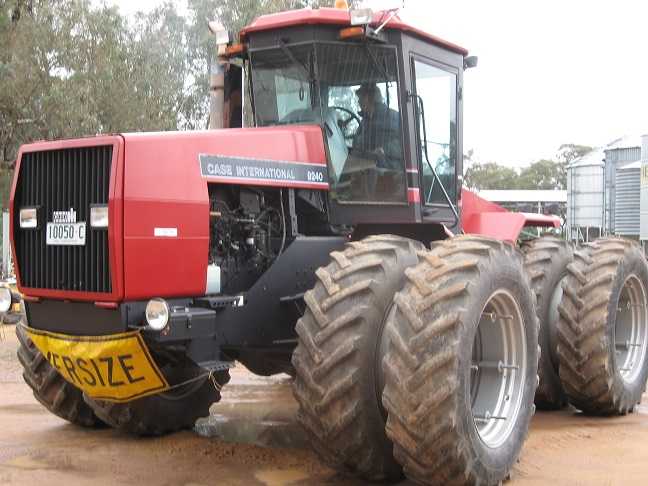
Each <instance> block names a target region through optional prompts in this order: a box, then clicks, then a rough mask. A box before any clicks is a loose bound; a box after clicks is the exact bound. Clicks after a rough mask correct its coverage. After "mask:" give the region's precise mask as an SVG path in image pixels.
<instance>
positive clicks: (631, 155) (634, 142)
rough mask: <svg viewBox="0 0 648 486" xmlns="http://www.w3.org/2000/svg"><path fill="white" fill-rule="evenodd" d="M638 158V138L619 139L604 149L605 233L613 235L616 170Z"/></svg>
mask: <svg viewBox="0 0 648 486" xmlns="http://www.w3.org/2000/svg"><path fill="white" fill-rule="evenodd" d="M640 158H641V138H640V137H635V136H630V137H623V138H619V139H617V140H615V141H614V142H612V143H610V144H608V145H607V146H606V147H605V233H609V234H614V233H615V221H614V216H615V212H616V211H615V207H614V206H615V204H616V174H617V168H619V167H624V166H625V165H626V164H628V163H630V162H636V161H638V160H639V159H640Z"/></svg>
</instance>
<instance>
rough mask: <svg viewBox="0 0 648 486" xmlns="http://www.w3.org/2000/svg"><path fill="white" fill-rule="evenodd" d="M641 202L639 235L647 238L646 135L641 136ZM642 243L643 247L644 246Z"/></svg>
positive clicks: (647, 143) (647, 175) (647, 184)
mask: <svg viewBox="0 0 648 486" xmlns="http://www.w3.org/2000/svg"><path fill="white" fill-rule="evenodd" d="M640 186H641V202H640V220H641V221H640V236H641V240H642V241H644V242H645V241H647V240H648V135H644V136H643V137H641V181H640ZM645 245H646V244H645V243H644V247H645Z"/></svg>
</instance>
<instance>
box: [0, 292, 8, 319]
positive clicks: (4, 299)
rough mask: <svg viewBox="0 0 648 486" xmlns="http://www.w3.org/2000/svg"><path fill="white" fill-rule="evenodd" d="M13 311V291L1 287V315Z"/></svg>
mask: <svg viewBox="0 0 648 486" xmlns="http://www.w3.org/2000/svg"><path fill="white" fill-rule="evenodd" d="M9 309H11V290H9V289H8V288H7V287H0V313H3V314H4V313H5V312H7V311H8V310H9Z"/></svg>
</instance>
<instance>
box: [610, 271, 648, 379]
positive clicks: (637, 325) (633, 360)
mask: <svg viewBox="0 0 648 486" xmlns="http://www.w3.org/2000/svg"><path fill="white" fill-rule="evenodd" d="M646 305H647V299H646V289H645V288H644V285H643V283H642V282H641V280H639V279H638V278H637V276H636V275H631V276H629V277H628V278H627V279H626V281H625V282H624V284H623V287H622V289H621V293H620V294H619V303H618V304H617V314H616V323H615V325H614V343H615V351H616V353H615V354H616V363H617V368H618V370H619V373H620V375H621V378H622V379H623V381H625V382H626V383H627V384H633V383H635V382H636V381H637V380H638V379H639V378H640V377H641V375H642V371H643V367H644V366H643V365H644V361H645V359H646V348H647V340H646V337H647V335H648V316H647V310H646Z"/></svg>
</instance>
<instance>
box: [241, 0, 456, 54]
mask: <svg viewBox="0 0 648 486" xmlns="http://www.w3.org/2000/svg"><path fill="white" fill-rule="evenodd" d="M389 15H390V13H389V12H384V11H381V12H375V13H374V16H373V21H372V22H371V24H370V25H371V26H373V27H378V26H379V25H380V24H382V22H384V21H385V20H387V18H388V16H389ZM314 24H329V25H339V26H343V27H344V26H346V27H350V26H351V14H350V13H349V11H348V10H344V9H339V8H318V9H309V8H306V9H302V10H290V11H288V12H279V13H276V14H269V15H262V16H260V17H258V18H257V19H256V20H255V21H254V22H252V23H251V24H250V25H248V26H247V27H244V28H243V29H242V30H241V32H240V37H241V41H243V40H245V37H246V36H247V35H248V34H249V33H251V32H260V31H263V30H276V29H281V28H284V27H294V26H298V25H314ZM385 29H397V30H400V31H403V32H406V33H408V34H412V35H415V36H417V37H421V38H422V39H424V40H426V41H428V42H432V43H433V44H436V45H438V46H440V47H444V48H446V49H449V50H451V51H454V52H456V53H458V54H461V55H463V56H466V55H467V54H468V51H467V50H466V49H464V48H463V47H460V46H458V45H456V44H453V43H452V42H448V41H445V40H443V39H440V38H439V37H436V36H434V35H430V34H428V33H427V32H424V31H422V30H420V29H417V28H416V27H414V26H412V25H409V24H407V23H405V22H403V21H402V20H401V19H400V18H399V17H398V15H396V16H395V17H393V18H392V19H391V20H390V21H389V22H387V25H385Z"/></svg>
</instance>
